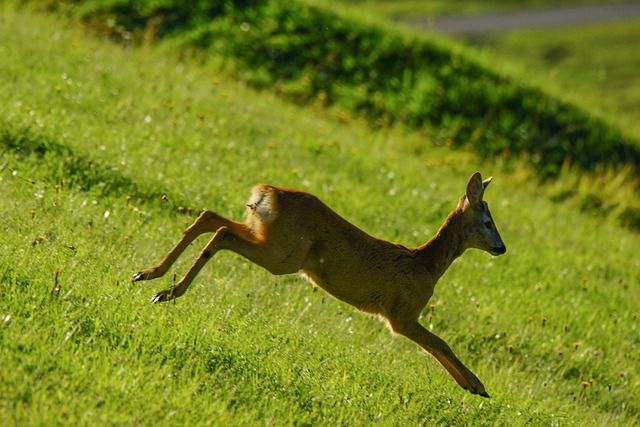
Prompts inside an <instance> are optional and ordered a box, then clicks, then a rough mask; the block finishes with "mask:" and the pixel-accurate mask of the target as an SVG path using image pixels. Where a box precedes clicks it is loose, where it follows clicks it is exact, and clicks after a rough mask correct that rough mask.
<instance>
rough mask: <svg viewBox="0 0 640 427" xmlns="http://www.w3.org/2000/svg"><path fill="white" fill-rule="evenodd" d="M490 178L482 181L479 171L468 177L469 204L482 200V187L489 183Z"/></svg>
mask: <svg viewBox="0 0 640 427" xmlns="http://www.w3.org/2000/svg"><path fill="white" fill-rule="evenodd" d="M490 181H491V178H489V179H487V180H486V181H485V182H482V176H481V175H480V172H476V173H474V174H473V175H472V176H471V178H470V179H469V183H468V184H467V200H468V201H469V203H470V204H472V205H475V204H478V203H480V202H481V201H482V195H483V194H484V187H485V186H486V185H488V184H489V182H490Z"/></svg>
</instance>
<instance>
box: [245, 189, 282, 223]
mask: <svg viewBox="0 0 640 427" xmlns="http://www.w3.org/2000/svg"><path fill="white" fill-rule="evenodd" d="M247 207H248V208H249V215H252V214H253V215H257V216H258V217H259V218H260V221H261V222H263V223H269V222H272V221H273V220H274V219H276V216H277V215H278V212H277V208H276V203H275V200H274V194H273V192H272V191H271V189H270V188H268V187H256V188H254V189H253V191H252V193H251V198H249V202H247Z"/></svg>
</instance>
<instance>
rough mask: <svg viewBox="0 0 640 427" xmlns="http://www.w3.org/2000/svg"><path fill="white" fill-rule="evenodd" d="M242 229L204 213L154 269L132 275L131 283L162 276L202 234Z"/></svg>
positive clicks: (240, 225)
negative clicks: (221, 229)
mask: <svg viewBox="0 0 640 427" xmlns="http://www.w3.org/2000/svg"><path fill="white" fill-rule="evenodd" d="M223 226H227V227H234V228H237V227H242V224H238V223H236V222H233V221H230V220H228V219H226V218H224V217H221V216H220V215H217V214H215V213H213V212H211V211H204V212H202V213H201V214H200V216H199V217H198V218H197V219H196V220H195V222H194V223H193V224H192V225H191V226H190V227H189V228H187V229H186V230H184V232H183V233H182V238H181V239H180V240H179V241H178V243H176V245H175V246H174V247H173V249H171V251H169V253H168V254H167V255H166V256H165V257H164V258H163V259H162V261H160V263H159V264H158V265H156V266H154V267H150V268H145V269H144V270H142V271H140V272H138V273H136V274H134V275H133V276H132V277H131V281H132V282H138V281H140V280H152V279H157V278H158V277H162V276H164V274H165V273H166V272H167V271H168V270H169V268H170V267H171V266H172V265H173V263H174V262H175V261H176V260H177V259H178V257H179V256H180V254H182V252H183V251H184V250H185V249H186V248H187V246H189V245H190V244H191V242H193V241H194V240H195V239H196V238H197V237H198V236H200V235H202V234H204V233H213V232H215V231H217V230H218V229H219V228H220V227H223Z"/></svg>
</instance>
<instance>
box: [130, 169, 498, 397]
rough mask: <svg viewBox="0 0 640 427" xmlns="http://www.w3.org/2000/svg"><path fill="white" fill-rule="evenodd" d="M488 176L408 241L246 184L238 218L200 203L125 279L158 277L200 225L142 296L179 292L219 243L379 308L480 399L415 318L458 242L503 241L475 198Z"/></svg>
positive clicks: (464, 371)
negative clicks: (167, 242) (164, 282)
mask: <svg viewBox="0 0 640 427" xmlns="http://www.w3.org/2000/svg"><path fill="white" fill-rule="evenodd" d="M489 182H491V178H488V179H486V180H485V181H482V178H481V176H480V173H479V172H476V173H475V174H473V176H472V177H471V179H470V180H469V183H468V184H467V191H466V193H465V194H464V195H463V196H462V197H460V201H459V202H458V205H457V206H456V208H455V209H454V210H453V211H452V212H451V213H450V214H449V216H448V217H447V219H446V220H445V222H444V224H443V225H442V226H441V227H440V229H439V230H438V232H437V233H436V235H435V236H434V237H433V238H431V239H430V240H429V241H428V242H427V243H425V244H424V245H422V246H420V247H418V248H415V249H409V248H406V247H405V246H402V245H397V244H393V243H390V242H387V241H385V240H381V239H377V238H375V237H372V236H370V235H369V234H367V233H365V232H364V231H362V230H360V229H359V228H357V227H356V226H354V225H352V224H351V223H349V222H348V221H347V220H345V219H343V218H342V217H341V216H339V215H338V214H336V213H335V212H334V211H332V210H331V209H330V208H328V207H327V206H326V205H325V204H324V203H322V202H321V201H320V200H319V199H318V198H317V197H315V196H314V195H312V194H309V193H305V192H301V191H296V190H287V189H282V188H276V187H272V186H270V185H264V184H262V185H258V186H256V187H254V188H253V190H252V191H251V197H250V199H249V202H248V203H247V213H246V219H245V221H244V223H240V222H235V221H231V220H229V219H226V218H223V217H221V216H219V215H217V214H215V213H213V212H211V211H204V212H202V214H201V215H200V216H199V217H198V218H197V219H196V221H195V223H194V224H193V225H191V226H190V227H188V228H187V229H186V230H185V231H184V233H183V236H182V238H181V239H180V241H178V243H177V244H176V245H175V247H174V248H173V249H172V250H171V251H170V252H169V253H168V254H167V256H165V258H164V259H163V260H162V261H161V262H160V264H158V265H156V266H155V267H151V268H147V269H144V270H142V271H140V272H139V273H137V274H135V275H134V276H133V277H132V278H131V280H132V281H133V282H137V281H140V280H151V279H155V278H158V277H161V276H162V275H164V274H165V273H166V272H167V270H168V269H169V267H171V265H172V264H173V263H174V262H175V260H176V259H177V258H178V256H180V254H181V253H182V251H183V250H184V249H185V248H186V247H187V246H188V245H189V244H190V243H191V242H192V241H193V240H194V239H195V238H196V237H198V236H200V235H201V234H203V233H215V234H214V236H213V238H212V239H211V240H210V241H209V243H207V245H206V246H205V248H204V249H203V250H202V252H201V253H200V255H199V256H198V258H197V260H196V262H195V263H194V264H193V266H192V267H191V269H190V270H189V271H188V272H187V273H186V275H185V276H184V277H183V278H182V279H181V280H180V282H179V283H177V285H175V286H174V287H173V288H171V289H167V290H164V291H162V292H160V293H158V294H157V295H156V296H155V297H153V299H152V300H151V302H152V303H158V302H163V301H169V300H172V299H175V298H178V297H179V296H181V295H182V294H184V293H185V291H186V290H187V288H188V287H189V285H190V284H191V282H192V281H193V279H194V278H195V276H196V275H197V274H198V272H199V271H200V269H202V267H203V266H204V265H205V264H206V263H207V261H208V260H209V259H211V257H213V255H215V254H216V253H217V252H218V251H220V250H223V249H228V250H231V251H233V252H236V253H238V254H240V255H242V256H243V257H245V258H247V259H248V260H249V261H251V262H254V263H256V264H258V265H260V266H261V267H264V268H265V269H267V270H268V271H270V272H271V273H272V274H276V275H280V274H290V273H295V272H301V273H302V274H303V275H304V276H305V277H306V278H308V279H309V280H310V281H311V282H312V283H313V284H315V285H317V286H319V287H321V288H323V289H324V290H325V291H327V292H328V293H329V294H331V295H333V296H334V297H335V298H337V299H339V300H342V301H345V302H347V303H349V304H351V305H353V306H355V307H356V308H358V309H359V310H362V311H364V312H367V313H372V314H376V315H379V316H380V317H382V318H383V319H385V320H386V321H387V322H388V325H389V327H390V329H391V330H392V331H393V332H395V333H396V334H399V335H402V336H405V337H407V338H409V339H410V340H411V341H413V342H415V343H416V344H418V345H419V346H420V347H422V348H423V349H424V350H426V351H427V352H429V353H431V354H432V355H433V356H435V358H436V359H437V360H438V361H439V362H440V363H441V364H442V365H443V366H444V367H445V369H446V370H447V371H449V373H450V374H451V375H452V376H453V378H454V379H455V380H456V381H457V383H458V384H459V385H460V386H461V387H463V388H464V389H466V390H469V391H470V392H471V393H474V394H479V395H481V396H484V397H489V395H488V394H487V392H486V391H485V387H484V385H483V384H482V382H480V380H479V379H478V377H476V376H475V375H474V374H473V373H472V372H471V371H470V370H469V369H468V368H467V367H466V366H465V365H463V364H462V362H460V360H458V358H457V357H456V356H455V354H453V351H451V348H449V346H448V345H447V343H445V342H444V341H443V340H442V339H440V338H439V337H437V336H436V335H434V334H433V333H431V332H429V331H428V330H427V329H425V328H424V327H423V326H422V325H421V324H420V323H419V322H418V318H419V316H420V312H421V311H422V310H423V308H424V307H425V306H426V305H427V302H428V301H429V299H430V298H431V295H432V294H433V289H434V287H435V284H436V282H437V281H438V279H439V278H440V277H441V276H442V275H443V274H444V272H445V271H446V270H447V268H448V267H449V266H450V265H451V263H452V262H453V260H454V259H456V258H457V257H459V256H460V255H462V253H463V252H464V251H465V250H466V249H468V248H477V249H482V250H484V251H487V252H489V253H490V254H492V255H500V254H503V253H505V252H506V250H507V249H506V247H505V245H504V243H503V242H502V239H501V238H500V234H499V233H498V230H497V229H496V226H495V224H494V222H493V219H492V218H491V214H490V213H489V207H488V205H487V203H486V202H484V201H483V200H482V197H483V195H484V190H485V188H486V187H487V185H489Z"/></svg>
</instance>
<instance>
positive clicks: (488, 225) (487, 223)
mask: <svg viewBox="0 0 640 427" xmlns="http://www.w3.org/2000/svg"><path fill="white" fill-rule="evenodd" d="M484 226H485V227H487V228H488V229H489V230H491V227H492V226H493V224H491V221H487V222H485V223H484Z"/></svg>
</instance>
